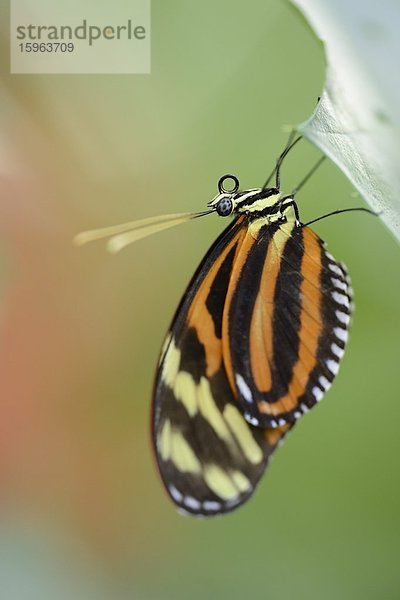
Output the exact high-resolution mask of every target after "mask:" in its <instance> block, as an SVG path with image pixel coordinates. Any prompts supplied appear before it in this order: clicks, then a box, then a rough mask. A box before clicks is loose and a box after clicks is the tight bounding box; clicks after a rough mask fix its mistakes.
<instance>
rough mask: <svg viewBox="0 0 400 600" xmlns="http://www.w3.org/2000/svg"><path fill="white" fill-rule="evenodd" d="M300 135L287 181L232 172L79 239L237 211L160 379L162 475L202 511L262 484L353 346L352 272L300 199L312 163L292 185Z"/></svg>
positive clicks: (210, 255) (186, 298) (197, 278)
mask: <svg viewBox="0 0 400 600" xmlns="http://www.w3.org/2000/svg"><path fill="white" fill-rule="evenodd" d="M298 139H299V138H297V139H296V140H295V141H294V142H293V143H290V142H289V143H288V145H287V146H286V148H285V150H284V151H283V153H282V154H281V156H280V158H279V159H278V162H277V165H276V167H275V169H274V171H273V173H272V174H271V176H270V178H269V180H270V179H271V177H272V176H273V175H274V174H275V175H276V182H275V187H268V183H269V180H268V181H267V182H266V184H265V185H264V186H263V187H262V188H255V189H250V190H246V191H240V190H239V181H238V180H237V178H236V177H234V176H232V175H225V176H224V177H222V178H221V179H220V181H219V183H218V194H217V195H216V197H215V198H214V199H213V200H212V201H211V202H210V203H209V205H208V208H209V210H207V211H205V212H203V213H194V214H180V215H169V216H164V217H153V218H150V219H144V220H142V221H136V222H133V223H129V224H126V225H123V226H117V227H111V228H107V229H103V230H97V231H94V232H84V233H82V234H80V235H79V236H78V239H77V242H78V243H84V242H86V241H89V240H92V239H97V238H100V237H104V236H105V235H113V237H112V238H111V240H110V241H109V249H110V250H111V251H114V252H115V251H117V250H119V249H121V248H122V247H124V246H126V245H127V244H128V243H130V242H132V241H135V240H137V239H139V238H141V237H144V236H145V235H148V234H149V233H153V232H154V231H158V230H160V229H164V228H167V227H170V226H172V225H175V224H177V223H180V222H183V221H185V220H188V219H191V218H194V217H198V216H202V215H204V214H209V213H210V212H213V213H217V214H218V215H219V216H221V217H229V216H233V220H231V221H230V223H229V225H228V226H227V228H226V229H225V230H224V231H223V232H222V233H221V235H220V236H219V238H218V239H217V240H216V241H215V242H214V244H213V245H212V247H211V248H210V250H209V251H208V252H207V254H206V255H205V257H204V259H203V261H202V262H201V264H200V266H199V267H198V269H197V271H196V273H195V275H194V276H193V278H192V281H191V282H190V284H189V286H188V288H187V290H186V292H185V293H184V295H183V298H182V301H181V303H180V305H179V307H178V309H177V311H176V314H175V317H174V319H173V321H172V324H171V327H170V329H169V332H168V334H167V337H166V340H165V342H164V346H163V350H162V353H161V358H160V361H159V365H158V369H157V373H156V380H155V386H154V395H153V412H152V435H153V442H154V448H155V453H156V457H157V462H158V466H159V470H160V473H161V477H162V480H163V482H164V484H165V487H166V489H167V491H168V494H169V495H170V497H171V499H172V500H173V502H174V503H175V504H176V505H177V507H178V508H179V509H180V510H181V511H182V512H185V513H188V514H191V515H195V516H211V515H216V514H220V513H226V512H228V511H231V510H233V509H235V508H237V507H238V506H240V505H241V504H243V503H244V502H245V501H246V500H247V499H248V498H249V497H250V496H251V495H252V493H253V492H254V489H255V487H256V486H257V484H258V482H259V480H260V478H261V476H262V474H263V473H264V471H265V468H266V466H267V463H268V460H269V457H270V456H271V454H272V453H273V452H274V450H275V449H276V448H277V446H278V445H279V444H280V443H281V442H282V440H283V438H284V437H285V435H286V433H287V432H288V431H289V430H290V429H291V428H292V427H293V425H294V424H295V422H296V421H297V420H298V419H299V418H300V417H301V416H302V415H303V414H305V413H307V412H308V411H309V410H310V409H311V408H312V407H313V406H314V405H315V404H316V403H317V402H319V401H320V400H321V399H322V397H323V396H324V394H325V392H326V391H327V390H328V389H329V387H330V386H331V384H332V381H333V379H334V378H335V376H336V375H337V372H338V369H339V363H340V360H341V358H342V356H343V354H344V349H345V345H346V342H347V337H348V327H349V323H350V317H351V311H352V292H351V288H350V282H349V278H348V275H347V272H346V269H345V267H344V266H343V264H342V263H339V262H337V261H336V260H335V259H334V258H333V257H332V256H331V255H330V254H329V253H328V252H327V251H326V248H325V244H324V242H323V241H322V240H321V239H320V238H319V237H318V236H317V235H316V234H315V233H314V232H313V231H312V230H311V229H310V227H309V226H308V224H302V223H301V221H300V218H299V213H298V208H297V205H296V202H295V199H294V197H295V194H296V193H297V191H298V189H300V187H302V185H303V184H304V183H305V181H306V180H307V179H308V177H309V176H310V174H311V172H310V174H309V175H307V177H306V178H305V179H304V180H303V182H301V184H300V185H299V186H298V188H297V189H296V190H295V191H294V192H292V193H291V194H287V195H285V194H283V193H282V192H281V190H280V166H281V163H282V160H283V158H284V157H285V156H286V154H287V152H288V151H289V149H290V148H291V147H293V145H294V144H295V143H296V142H297V141H298ZM290 141H291V140H290ZM314 170H315V169H313V170H312V171H314ZM227 181H231V182H233V187H231V188H230V189H229V188H226V187H225V185H226V182H227ZM345 210H346V209H345ZM347 210H355V209H347ZM361 210H366V209H361ZM335 212H336V213H337V212H344V211H335ZM330 214H334V213H330ZM325 216H328V215H325ZM320 218H323V217H320ZM316 220H319V219H316ZM313 222H314V221H313Z"/></svg>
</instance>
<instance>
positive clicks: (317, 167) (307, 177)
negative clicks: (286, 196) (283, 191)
mask: <svg viewBox="0 0 400 600" xmlns="http://www.w3.org/2000/svg"><path fill="white" fill-rule="evenodd" d="M325 158H326V156H321V158H320V159H318V160H317V162H316V163H315V165H314V166H313V168H312V169H310V171H309V172H308V173H307V175H306V176H305V177H304V178H303V179H302V180H301V181H300V183H299V184H298V185H296V187H295V188H294V190H293V191H292V193H291V194H290V196H295V195H296V194H297V192H298V191H299V190H301V188H302V187H303V186H304V185H305V184H306V183H307V181H308V180H309V179H310V178H311V177H312V176H313V175H314V173H315V171H316V170H317V169H319V167H320V166H321V165H322V163H323V162H324V160H325Z"/></svg>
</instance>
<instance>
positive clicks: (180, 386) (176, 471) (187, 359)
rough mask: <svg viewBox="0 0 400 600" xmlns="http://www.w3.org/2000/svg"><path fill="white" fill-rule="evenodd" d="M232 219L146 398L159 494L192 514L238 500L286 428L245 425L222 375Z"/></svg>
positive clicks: (242, 229)
mask: <svg viewBox="0 0 400 600" xmlns="http://www.w3.org/2000/svg"><path fill="white" fill-rule="evenodd" d="M246 230H247V227H246V226H245V224H244V222H243V218H239V219H237V220H236V221H234V222H233V223H232V225H231V226H230V227H228V229H227V230H226V231H225V232H224V233H223V234H222V235H221V236H220V238H219V239H218V240H217V241H216V243H215V244H214V245H213V247H212V248H211V250H210V251H209V253H208V254H207V255H206V257H205V259H204V260H203V262H202V264H201V265H200V267H199V269H198V271H197V272H196V274H195V276H194V278H193V279H192V282H191V283H190V285H189V287H188V290H187V292H186V293H185V295H184V298H183V300H182V303H181V305H180V307H179V308H178V311H177V313H176V315H175V318H174V321H173V323H172V326H171V330H170V333H169V335H168V337H167V340H166V343H165V345H164V350H163V353H162V356H161V360H160V366H159V370H158V373H157V377H156V382H155V390H154V399H153V439H154V445H155V451H156V456H157V461H158V465H159V469H160V473H161V476H162V479H163V481H164V484H165V486H166V489H167V491H168V493H169V495H170V496H171V498H172V499H173V501H174V502H175V504H176V505H177V506H178V507H179V508H180V509H181V510H182V511H186V512H188V513H190V514H194V515H212V514H218V513H222V512H227V511H229V510H232V509H233V508H235V507H237V506H238V505H240V504H242V503H243V502H245V501H246V500H247V499H248V498H249V497H250V496H251V494H252V493H253V491H254V488H255V486H256V484H257V483H258V481H259V479H260V477H261V476H262V474H263V472H264V470H265V467H266V464H267V461H268V458H269V456H270V455H271V453H272V452H273V451H274V449H275V448H276V446H277V445H278V443H279V441H280V440H281V439H282V438H283V437H284V435H285V434H286V432H287V430H288V429H289V426H287V425H285V426H283V427H281V428H278V429H276V430H273V429H266V430H262V429H259V428H256V427H253V426H252V425H250V424H249V423H248V422H247V421H246V420H245V418H244V417H243V414H242V412H241V410H240V406H239V404H238V401H237V398H236V396H235V394H234V392H233V391H232V387H231V385H230V382H229V380H228V378H227V374H226V370H225V365H224V360H223V355H222V322H223V311H224V306H225V300H226V294H227V289H228V285H229V281H230V280H231V276H232V270H233V265H234V263H235V261H236V258H237V254H238V252H239V250H240V247H241V245H242V244H243V240H244V239H245V236H246Z"/></svg>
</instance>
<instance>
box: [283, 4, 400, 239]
mask: <svg viewBox="0 0 400 600" xmlns="http://www.w3.org/2000/svg"><path fill="white" fill-rule="evenodd" d="M291 1H292V2H293V4H294V5H295V6H297V7H298V9H299V10H300V11H301V12H302V13H303V15H304V17H305V18H306V20H307V21H308V23H309V24H310V26H311V28H312V29H313V30H314V32H315V33H316V35H317V36H318V37H319V38H320V39H321V40H322V41H323V42H324V45H325V51H326V60H327V74H326V81H325V87H324V91H323V93H322V96H321V99H320V102H319V103H318V105H317V107H316V109H315V111H314V113H313V115H312V116H311V118H310V119H309V120H308V121H306V122H304V123H302V124H300V125H299V126H298V130H299V132H300V133H301V134H302V135H304V137H306V138H307V139H308V140H310V141H311V142H313V143H314V144H315V145H316V146H317V147H319V148H320V149H321V150H322V152H324V154H326V155H327V156H328V157H329V158H331V159H332V160H333V161H334V162H335V163H336V164H337V165H338V167H339V168H340V169H341V170H342V171H343V173H345V175H347V177H348V178H349V179H350V181H351V182H352V183H353V185H354V186H355V187H356V188H357V190H358V191H359V192H360V194H361V195H362V196H363V198H364V199H365V200H366V201H367V202H368V204H369V205H370V206H371V208H372V209H373V210H375V211H377V212H380V211H381V218H382V220H383V221H384V222H385V223H386V225H387V227H388V228H389V229H390V230H391V231H392V232H393V233H394V234H395V235H396V237H397V238H398V239H399V238H400V76H399V73H400V71H399V66H398V62H399V57H400V34H399V24H400V3H399V2H397V1H395V2H393V1H392V0H380V1H379V2H378V1H377V0H371V1H370V2H365V0H352V1H351V2H349V1H348V0H291Z"/></svg>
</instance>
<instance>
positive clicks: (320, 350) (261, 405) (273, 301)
mask: <svg viewBox="0 0 400 600" xmlns="http://www.w3.org/2000/svg"><path fill="white" fill-rule="evenodd" d="M251 238H253V239H251ZM246 240H249V241H248V242H247V245H248V248H247V250H246V252H239V254H238V257H237V260H236V261H235V268H234V270H233V273H232V277H231V283H230V286H229V290H228V294H227V302H226V304H225V309H224V325H223V328H224V336H223V341H224V344H225V347H224V358H225V364H226V369H227V372H228V375H229V377H230V381H231V385H232V386H235V388H234V389H236V391H237V394H238V397H239V401H240V404H241V406H242V411H243V412H244V414H245V416H246V418H247V419H248V420H249V422H251V423H254V424H258V425H260V426H265V427H267V426H270V427H277V426H279V425H283V424H284V423H293V422H294V421H295V420H296V419H297V418H299V417H300V416H301V415H302V414H303V413H305V412H307V411H308V410H309V409H310V408H311V407H312V406H313V405H314V404H315V403H316V402H318V401H319V400H321V399H322V397H323V395H324V392H325V391H326V390H327V389H328V388H329V387H330V385H331V383H332V380H333V379H334V377H335V375H336V374H337V371H338V368H339V361H340V359H341V357H342V356H343V353H344V347H345V343H346V341H347V329H348V325H349V322H350V313H351V288H350V285H349V279H348V276H347V274H346V271H345V268H344V266H343V265H341V264H339V263H338V262H336V261H335V259H334V258H333V257H332V256H331V255H329V254H328V253H327V252H326V250H325V246H324V243H323V242H322V240H321V239H320V238H319V237H318V236H317V235H316V234H315V233H314V232H313V231H312V230H311V229H310V228H309V227H301V226H296V225H295V224H294V223H293V224H284V225H280V224H269V225H263V226H260V227H259V228H258V230H256V232H255V233H254V232H253V234H252V235H251V232H250V233H248V235H247V237H246V238H245V240H244V242H243V244H242V249H243V248H245V247H246Z"/></svg>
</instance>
